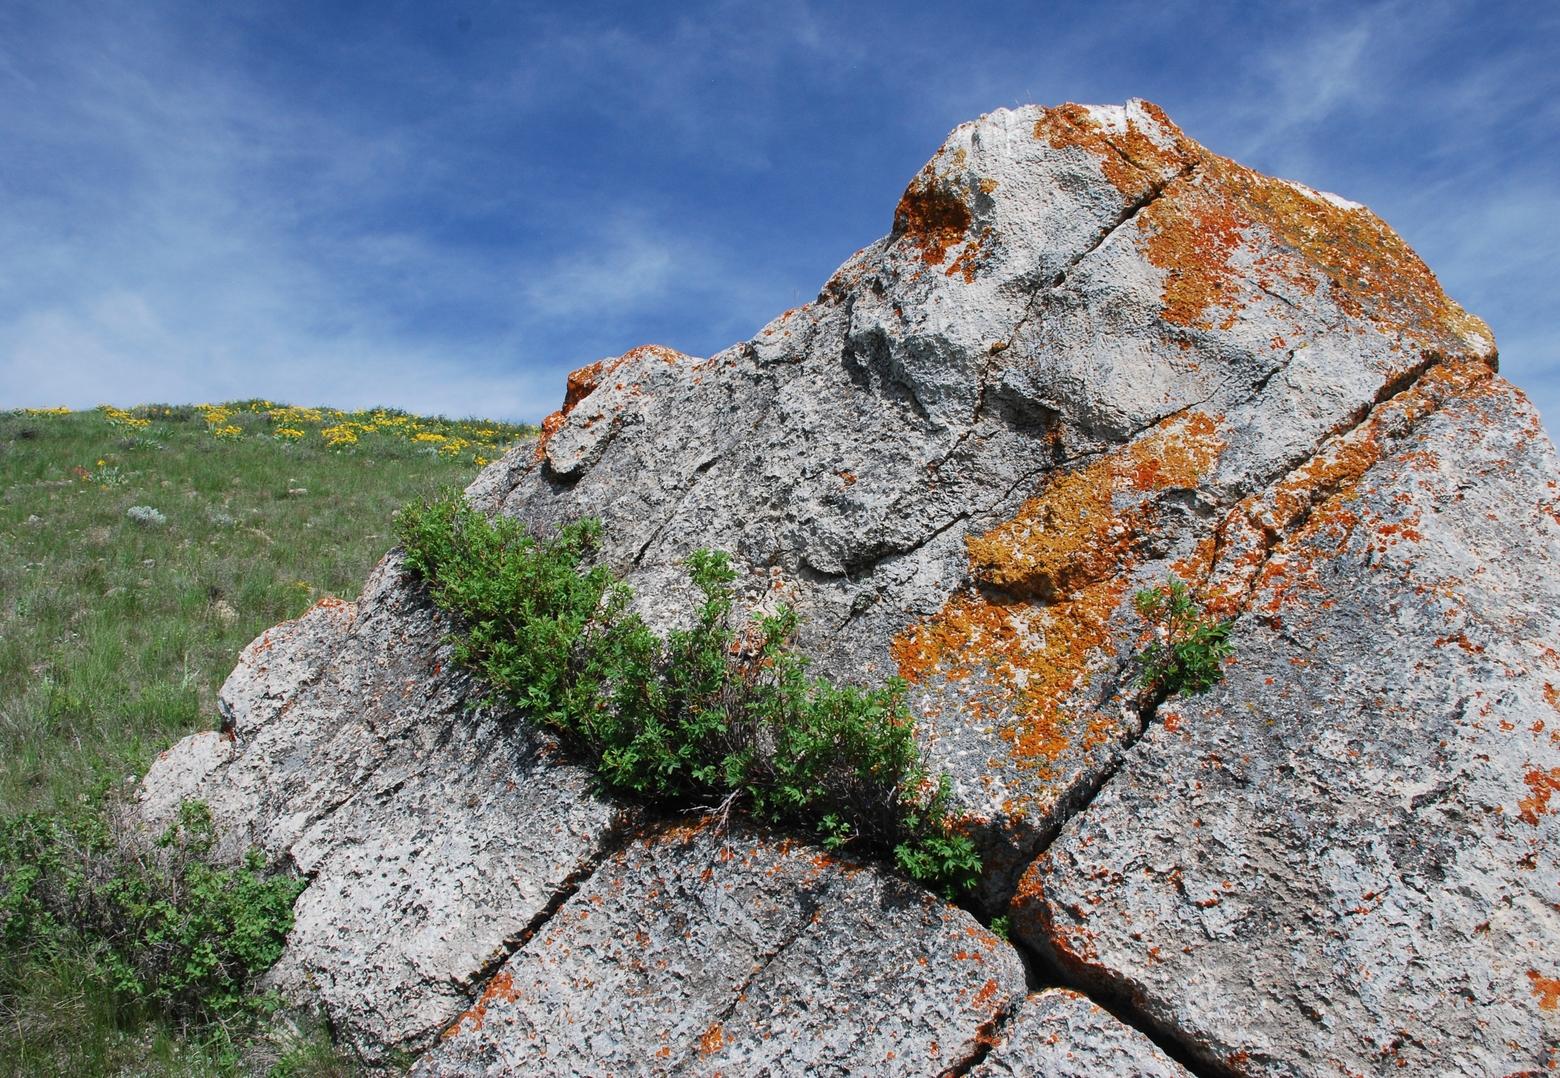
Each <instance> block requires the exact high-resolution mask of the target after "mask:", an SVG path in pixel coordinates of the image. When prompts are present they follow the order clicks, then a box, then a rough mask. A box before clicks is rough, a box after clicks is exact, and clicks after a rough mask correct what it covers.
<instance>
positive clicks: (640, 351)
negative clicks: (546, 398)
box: [535, 344, 687, 460]
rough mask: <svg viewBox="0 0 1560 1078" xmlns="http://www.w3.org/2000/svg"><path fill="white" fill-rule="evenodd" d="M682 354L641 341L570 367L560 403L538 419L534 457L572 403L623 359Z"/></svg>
mask: <svg viewBox="0 0 1560 1078" xmlns="http://www.w3.org/2000/svg"><path fill="white" fill-rule="evenodd" d="M686 358H687V357H686V356H684V355H683V353H681V352H679V351H677V350H676V349H675V348H667V347H666V346H665V345H660V344H642V345H640V346H639V347H638V348H631V349H629V350H628V351H627V352H624V353H623V354H622V355H620V356H617V357H615V358H613V359H598V360H596V362H594V363H587V364H586V365H585V366H583V367H580V368H579V369H578V370H573V371H570V372H569V377H568V379H567V380H566V381H565V383H564V390H563V406H562V407H561V408H559V409H558V410H557V411H556V412H553V413H552V414H550V415H548V416H547V417H546V418H545V419H543V420H542V432H541V434H540V435H538V436H537V439H536V450H535V452H536V459H537V460H541V459H542V458H543V457H544V456H546V455H547V443H548V441H549V440H551V438H552V436H553V435H554V434H557V433H558V431H560V430H561V429H563V424H564V422H565V421H566V420H567V419H568V417H569V413H570V412H572V411H574V408H575V406H576V405H578V404H579V403H580V402H581V401H582V400H584V399H585V398H586V397H588V396H590V395H591V394H592V393H594V392H595V391H596V390H597V389H598V388H600V387H601V386H602V385H604V384H605V383H606V381H607V379H608V378H610V377H611V376H612V375H613V374H615V373H616V372H617V370H618V368H620V367H622V366H623V365H624V364H625V363H632V362H636V361H638V360H641V359H659V360H662V361H663V362H666V363H678V362H681V361H682V360H684V359H686ZM618 388H619V389H621V388H622V386H621V385H619V386H618Z"/></svg>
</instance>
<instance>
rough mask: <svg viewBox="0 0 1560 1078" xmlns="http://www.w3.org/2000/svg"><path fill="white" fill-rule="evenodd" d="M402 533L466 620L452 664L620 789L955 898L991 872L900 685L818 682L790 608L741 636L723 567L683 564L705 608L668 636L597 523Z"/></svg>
mask: <svg viewBox="0 0 1560 1078" xmlns="http://www.w3.org/2000/svg"><path fill="white" fill-rule="evenodd" d="M398 528H399V535H400V539H401V542H402V544H403V545H404V547H405V550H406V562H407V565H408V567H409V568H410V569H411V570H412V571H413V572H415V573H416V574H417V575H418V576H420V577H421V578H422V579H423V580H424V581H425V582H426V583H427V586H428V589H429V592H430V594H431V595H432V596H433V598H434V601H435V602H436V603H438V605H439V606H441V607H442V608H444V609H446V610H448V611H451V612H453V613H455V614H457V615H459V618H460V628H458V629H457V630H456V632H455V633H454V634H453V641H454V647H455V655H456V658H457V660H458V661H459V662H461V663H463V664H464V665H467V666H469V667H471V668H472V669H474V670H476V671H477V672H479V673H480V674H481V676H482V678H483V679H484V681H485V683H486V685H487V687H488V689H489V692H490V694H491V695H492V697H493V698H494V699H495V701H497V702H499V703H501V704H504V705H506V706H509V707H512V708H513V709H515V710H516V711H517V712H519V713H520V714H521V715H522V716H524V717H525V718H527V719H529V720H531V721H533V722H536V723H538V724H540V725H543V726H546V727H549V728H551V729H553V730H556V731H558V732H559V733H560V734H561V735H562V736H563V739H564V740H565V742H566V743H567V744H569V745H570V746H571V747H572V748H573V749H574V750H575V751H576V752H578V753H580V754H582V755H584V756H585V757H587V758H588V759H589V760H590V761H591V762H592V763H593V764H594V765H595V767H596V769H597V772H598V774H599V775H600V777H601V780H602V782H603V784H604V785H605V786H606V787H607V788H608V789H611V790H614V791H618V792H620V793H629V794H633V795H635V796H637V797H639V798H642V799H643V800H646V801H648V802H651V803H654V804H659V805H664V806H667V807H669V808H691V807H717V806H720V807H723V808H725V809H729V808H730V807H732V806H733V805H738V804H740V805H741V806H742V807H744V808H745V809H746V810H747V811H749V812H751V813H752V814H753V815H754V816H755V817H757V818H759V819H761V820H764V821H768V822H771V823H776V824H783V825H791V826H798V827H801V828H803V829H805V830H807V831H808V832H810V833H811V834H812V835H814V836H815V837H817V838H818V839H819V840H820V841H821V842H822V843H823V844H824V845H825V846H826V847H828V848H831V849H840V848H844V847H850V848H851V849H852V850H854V851H859V852H860V853H862V854H868V855H878V856H885V857H888V858H889V859H891V860H892V861H893V863H894V864H895V865H897V866H898V867H899V868H900V869H901V870H902V871H903V872H904V873H905V874H906V875H908V876H910V877H911V878H912V879H915V880H917V881H920V882H922V883H925V884H927V885H928V886H931V887H934V888H936V889H938V890H940V891H942V892H943V893H945V894H952V893H955V892H957V891H960V890H963V889H965V888H967V887H969V886H970V885H971V884H972V883H973V882H974V880H975V878H976V876H977V875H978V874H979V871H980V858H979V856H978V854H977V853H976V851H975V847H974V844H973V842H971V840H970V839H969V838H968V837H967V836H966V835H963V834H961V833H959V832H958V831H956V830H955V829H954V827H953V821H952V819H951V816H950V812H949V791H948V783H947V779H946V778H939V779H936V780H934V779H933V778H932V776H931V775H930V773H929V771H928V769H927V766H926V762H925V760H924V758H923V757H922V754H921V752H920V749H919V747H918V745H917V744H916V741H915V736H914V729H913V724H912V719H911V716H910V713H909V710H908V708H907V707H906V705H905V687H904V685H903V683H902V682H899V681H897V680H895V681H891V682H889V683H888V684H887V685H884V686H883V687H881V688H875V689H868V688H861V687H858V686H850V685H834V684H831V683H829V682H828V681H825V680H822V679H819V678H815V677H812V676H810V675H809V674H808V673H807V669H806V660H805V659H804V658H803V657H802V656H801V655H799V654H798V653H797V652H796V651H795V650H794V649H792V648H791V647H789V646H788V642H789V640H790V638H791V636H792V635H793V633H794V631H795V629H796V624H797V621H796V615H795V613H794V612H792V611H789V610H784V609H782V610H781V611H779V612H778V613H776V614H773V615H766V616H760V617H758V618H756V619H755V620H754V621H753V622H752V623H751V624H749V625H748V626H746V627H745V628H744V629H743V631H740V632H739V631H737V630H734V629H733V628H732V627H731V619H732V611H733V603H734V600H733V592H732V584H733V582H734V580H735V578H736V574H735V572H734V571H733V570H732V568H731V564H730V561H729V559H728V558H727V556H726V555H725V554H722V553H719V552H714V551H699V552H696V553H695V554H693V555H692V556H691V557H690V558H689V559H688V561H687V567H688V571H689V573H690V576H691V579H692V581H693V583H694V584H695V585H696V587H697V588H698V590H699V593H700V595H701V597H702V598H701V601H700V602H699V604H698V608H697V609H696V610H695V611H694V612H693V614H694V617H693V625H692V627H691V628H688V629H684V630H680V631H676V632H673V633H671V634H669V635H668V636H666V637H665V638H664V639H663V638H661V637H659V636H657V635H656V634H655V633H653V632H652V631H651V630H650V629H649V628H648V627H647V626H646V625H645V624H644V622H643V621H642V620H640V618H639V617H638V616H637V615H635V614H633V613H632V612H631V611H630V610H629V600H630V598H631V594H630V591H629V589H628V586H627V585H626V584H624V583H622V582H620V581H618V580H616V579H614V577H613V576H612V574H611V573H610V571H609V570H607V569H606V568H605V567H603V566H601V565H593V564H589V563H590V559H591V556H592V555H593V554H594V552H595V550H596V548H597V546H598V544H599V542H600V538H601V526H600V524H599V523H598V522H596V521H593V520H585V521H579V522H576V523H574V524H571V525H569V526H567V527H564V528H562V529H560V530H559V532H558V534H557V535H555V536H554V537H552V538H550V539H539V538H536V537H534V536H532V535H530V534H529V533H528V532H527V531H526V530H525V528H524V527H523V526H522V525H521V524H520V523H519V522H517V521H514V520H510V519H506V518H502V517H499V518H495V519H492V520H490V519H488V518H487V517H486V516H485V515H483V514H482V513H480V512H478V511H476V510H474V509H472V508H471V507H469V506H468V505H467V504H466V503H465V502H464V500H463V499H461V498H460V496H459V495H458V494H452V495H449V496H445V497H442V498H440V499H437V500H434V501H431V502H426V503H421V504H414V505H412V506H409V507H408V508H407V509H406V510H404V511H403V512H402V514H401V517H400V522H399V526H398Z"/></svg>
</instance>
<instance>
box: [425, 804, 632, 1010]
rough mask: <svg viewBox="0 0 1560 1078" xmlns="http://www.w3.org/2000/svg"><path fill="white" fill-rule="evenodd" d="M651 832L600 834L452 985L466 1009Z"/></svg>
mask: <svg viewBox="0 0 1560 1078" xmlns="http://www.w3.org/2000/svg"><path fill="white" fill-rule="evenodd" d="M652 830H653V828H652V826H651V825H648V824H638V825H627V826H609V827H608V829H607V830H606V831H605V832H604V833H603V834H602V835H601V837H600V842H599V845H598V846H597V848H596V850H595V851H594V852H593V853H592V854H591V856H590V857H588V858H587V859H586V860H585V861H584V862H583V863H582V864H580V865H579V866H578V867H577V868H575V870H574V871H573V872H570V873H569V874H568V875H567V876H565V877H564V878H563V880H562V881H560V882H559V884H558V886H557V887H556V888H555V889H554V890H553V892H552V893H551V894H550V895H549V896H548V898H547V902H546V903H545V904H544V905H543V906H542V907H541V908H540V909H539V910H537V911H536V913H535V914H534V915H533V916H532V917H531V919H530V920H529V921H527V922H526V923H525V925H524V927H522V928H521V929H520V931H518V932H516V933H514V934H513V935H511V936H508V937H506V938H505V939H504V941H503V942H502V943H501V944H500V945H499V946H498V947H497V948H495V950H494V952H493V953H492V954H491V955H490V956H489V957H488V958H487V959H486V960H485V961H484V962H483V963H482V964H481V965H480V966H479V967H478V968H477V969H476V971H475V972H474V973H473V974H472V975H471V976H470V977H468V978H462V979H460V980H459V981H455V982H452V983H453V987H455V988H456V989H457V990H459V991H461V992H464V993H466V994H467V995H468V1000H469V1001H468V1007H469V1005H470V1004H472V1003H475V1002H476V1001H477V999H478V997H480V996H481V995H483V994H484V992H485V990H486V988H487V986H488V985H489V984H490V983H491V982H492V980H493V978H494V977H495V976H497V975H498V973H499V971H500V970H502V969H503V967H504V966H505V965H506V964H507V963H508V962H509V961H510V960H511V959H512V958H514V956H515V953H516V952H518V951H519V950H520V949H521V948H523V947H524V946H525V945H526V944H527V943H529V942H531V940H532V939H533V938H534V937H535V936H536V934H537V933H538V932H540V931H541V930H542V929H544V928H546V927H547V925H548V924H549V923H550V922H551V921H552V920H553V919H554V918H555V917H557V916H558V911H559V910H561V909H563V907H564V906H565V905H566V904H567V903H568V901H569V900H570V899H571V898H573V897H574V896H575V895H576V894H578V893H579V890H580V888H581V887H583V886H585V884H586V883H587V882H588V881H589V880H590V879H591V877H592V876H594V875H595V874H596V873H597V872H598V871H600V869H601V867H602V866H603V865H604V864H606V863H607V861H609V860H610V859H611V858H612V857H613V856H615V855H616V854H618V853H621V852H622V851H623V850H624V849H626V848H627V847H628V846H629V845H630V844H631V843H633V842H634V841H636V840H638V839H641V838H644V837H646V836H648V835H649V834H650V832H651V831H652ZM468 1013H469V1011H464V1010H463V1011H462V1012H461V1013H459V1014H456V1015H455V1016H454V1017H452V1018H451V1019H450V1020H449V1021H448V1023H446V1025H445V1026H444V1028H443V1030H442V1031H441V1032H440V1034H439V1035H440V1036H441V1037H450V1036H452V1035H454V1034H455V1033H456V1032H457V1031H459V1029H460V1026H461V1022H462V1021H463V1020H464V1019H465V1018H466V1016H467V1014H468Z"/></svg>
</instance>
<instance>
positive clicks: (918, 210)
mask: <svg viewBox="0 0 1560 1078" xmlns="http://www.w3.org/2000/svg"><path fill="white" fill-rule="evenodd" d="M972 220H973V219H972V217H971V216H970V208H969V207H968V206H966V205H965V204H964V200H963V199H962V198H960V197H959V196H958V194H956V193H955V192H954V191H953V190H951V189H950V187H949V186H948V184H947V183H946V182H945V181H944V180H942V179H941V178H940V177H939V176H938V175H937V171H936V170H935V169H934V168H933V167H932V166H931V165H930V164H928V165H927V166H926V167H925V168H924V169H922V170H921V172H920V174H919V175H918V176H916V178H915V179H914V180H912V181H911V183H910V186H909V187H908V188H906V190H905V193H904V196H903V197H902V198H900V200H899V205H898V207H897V208H896V209H895V210H894V235H895V236H902V237H904V238H905V239H908V240H909V241H910V242H911V243H913V244H915V245H916V246H917V247H919V248H920V250H921V259H922V261H924V262H925V263H926V264H927V265H928V266H940V265H942V263H943V261H944V260H945V259H946V258H947V257H948V249H949V248H950V247H953V246H956V245H957V244H960V243H962V242H964V237H965V236H966V235H967V234H968V233H969V230H970V225H971V223H972Z"/></svg>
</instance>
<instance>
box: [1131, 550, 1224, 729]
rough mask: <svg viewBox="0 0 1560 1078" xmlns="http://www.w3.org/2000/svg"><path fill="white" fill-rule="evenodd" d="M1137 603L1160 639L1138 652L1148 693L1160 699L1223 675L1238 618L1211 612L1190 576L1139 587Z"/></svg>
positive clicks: (1199, 688)
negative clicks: (1187, 579)
mask: <svg viewBox="0 0 1560 1078" xmlns="http://www.w3.org/2000/svg"><path fill="white" fill-rule="evenodd" d="M1132 603H1133V606H1134V607H1136V609H1137V612H1138V615H1139V616H1140V617H1142V618H1143V620H1145V621H1147V622H1148V623H1149V624H1150V625H1151V626H1152V627H1153V630H1154V640H1153V641H1152V642H1150V643H1149V644H1148V646H1147V647H1145V648H1144V649H1143V650H1142V652H1141V653H1139V655H1138V656H1137V661H1138V665H1139V668H1140V669H1139V673H1138V687H1139V688H1140V689H1141V690H1142V691H1143V692H1144V693H1146V694H1147V695H1148V696H1149V697H1151V698H1153V699H1156V700H1165V699H1168V698H1169V697H1172V696H1176V695H1179V694H1183V693H1184V694H1188V695H1195V694H1197V693H1202V692H1207V691H1208V690H1209V689H1211V688H1213V686H1215V685H1217V684H1218V683H1219V682H1220V681H1221V680H1222V679H1223V677H1224V660H1226V659H1228V658H1229V657H1230V656H1231V655H1233V654H1234V649H1233V647H1232V646H1231V644H1230V630H1231V629H1232V628H1233V627H1234V622H1233V621H1229V620H1222V621H1221V620H1218V619H1215V618H1211V617H1209V616H1208V615H1207V614H1206V613H1205V612H1204V611H1203V609H1202V607H1201V606H1200V605H1199V604H1198V602H1197V600H1196V599H1194V598H1193V597H1192V592H1191V589H1190V588H1189V587H1187V585H1186V583H1185V581H1183V580H1180V579H1179V578H1177V577H1174V576H1171V577H1169V578H1168V579H1167V580H1166V581H1165V583H1163V584H1159V585H1157V586H1155V587H1152V588H1143V589H1142V590H1140V591H1138V592H1137V593H1136V594H1134V595H1133V597H1132Z"/></svg>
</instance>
